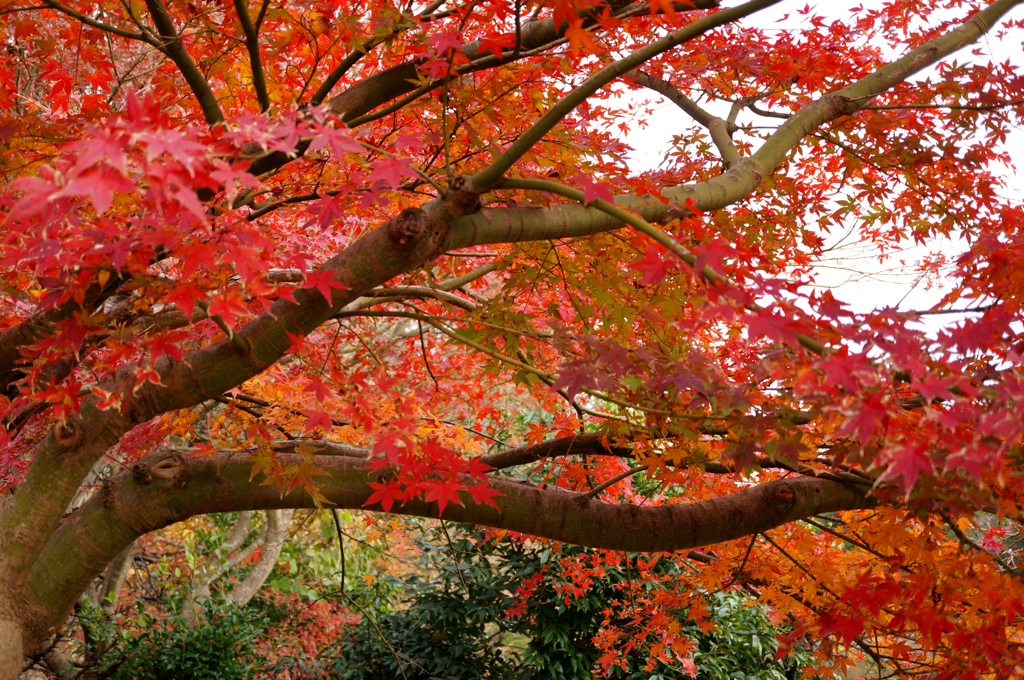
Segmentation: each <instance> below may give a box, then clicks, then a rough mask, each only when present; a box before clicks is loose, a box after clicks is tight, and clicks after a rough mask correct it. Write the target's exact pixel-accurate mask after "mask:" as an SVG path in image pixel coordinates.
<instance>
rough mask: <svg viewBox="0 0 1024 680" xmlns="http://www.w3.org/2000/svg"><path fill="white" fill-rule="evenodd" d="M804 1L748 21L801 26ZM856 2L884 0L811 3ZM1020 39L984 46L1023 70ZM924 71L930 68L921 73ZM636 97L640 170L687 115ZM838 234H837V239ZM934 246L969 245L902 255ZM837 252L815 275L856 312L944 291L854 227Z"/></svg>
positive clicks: (1022, 135) (834, 8) (634, 139)
mask: <svg viewBox="0 0 1024 680" xmlns="http://www.w3.org/2000/svg"><path fill="white" fill-rule="evenodd" d="M738 4H741V2H739V1H738V0H726V1H725V2H723V5H725V6H734V5H738ZM806 4H808V3H807V2H806V0H795V1H793V2H782V3H780V4H779V5H777V6H775V7H773V8H770V9H769V10H766V11H764V12H760V13H758V14H757V15H755V16H753V17H750V18H748V19H747V20H746V23H749V24H756V25H758V26H762V27H766V26H769V25H775V26H778V27H779V28H786V29H794V30H799V29H800V27H801V24H802V23H804V21H805V19H804V18H803V17H802V16H798V15H797V14H796V10H800V9H802V8H803V7H804V6H805V5H806ZM857 4H863V5H865V6H867V7H871V6H881V5H882V4H883V3H882V2H879V1H878V0H863V2H849V1H847V0H839V1H837V0H829V1H828V2H818V3H814V2H811V3H810V5H811V7H812V8H814V9H815V10H816V11H817V13H819V14H821V15H823V16H827V17H835V18H841V17H842V16H844V10H846V8H848V7H851V6H854V5H857ZM787 13H788V14H789V18H788V19H786V20H784V21H782V20H781V18H782V16H783V15H785V14H787ZM1022 15H1024V7H1018V8H1017V10H1016V11H1015V12H1014V13H1013V14H1011V15H1010V18H1021V16H1022ZM1022 39H1024V34H1022V33H1020V32H1017V33H1016V34H1013V35H1011V36H1010V37H1008V38H1004V39H1002V40H997V39H996V38H995V37H994V36H992V35H991V33H990V34H989V35H988V36H986V37H985V38H983V43H982V44H983V45H984V46H986V48H987V50H988V52H989V53H990V55H991V56H992V59H993V60H997V61H1004V60H1006V59H1010V60H1012V61H1014V62H1016V63H1018V64H1022V69H1024V49H1022ZM956 59H957V60H959V61H960V62H964V61H966V60H969V59H975V57H972V55H971V54H970V50H969V49H965V50H962V51H961V52H958V53H957V55H956ZM926 74H927V71H926V72H924V73H923V74H921V75H926ZM633 96H638V97H639V98H640V99H641V100H647V101H650V102H651V105H650V106H649V107H648V108H652V109H653V113H652V115H651V116H649V117H648V118H647V122H648V125H647V126H646V127H643V128H641V127H639V126H637V127H635V128H634V129H633V131H632V132H631V133H630V135H629V136H628V137H627V138H626V141H627V143H629V144H630V145H631V146H633V148H634V149H636V152H635V153H634V154H633V156H632V158H633V162H632V163H631V167H632V168H633V169H634V170H637V171H642V170H645V169H649V168H653V167H657V166H658V165H659V164H660V163H661V162H662V160H663V157H664V153H665V151H666V150H667V149H670V148H671V139H672V134H673V131H674V130H676V129H677V128H678V127H679V124H680V117H685V114H684V113H682V111H680V110H679V109H678V108H676V107H675V105H674V104H672V103H670V102H668V101H667V100H665V99H663V98H661V97H660V96H658V95H657V94H655V93H653V92H650V91H644V92H642V93H640V94H639V95H633ZM1008 146H1009V147H1010V148H1011V149H1013V148H1016V149H1020V154H1019V161H1018V162H1017V167H1018V168H1019V169H1020V170H1015V169H1014V168H1002V169H1001V172H1002V174H1004V175H1005V177H1006V181H1007V187H1006V190H1005V192H1004V195H1006V196H1008V197H1010V198H1011V200H1015V201H1018V202H1019V201H1022V200H1024V131H1020V130H1019V131H1018V132H1017V133H1016V135H1015V137H1014V138H1011V139H1010V141H1009V142H1008ZM839 236H840V235H838V234H837V235H836V238H838V237H839ZM936 248H939V249H942V250H943V252H947V253H949V252H952V253H957V252H962V251H964V250H966V248H967V244H966V242H964V241H963V240H950V239H943V240H941V241H939V240H936V241H934V242H932V243H930V244H928V246H927V247H920V246H918V247H914V248H909V249H908V250H907V251H906V252H905V253H904V254H903V257H904V258H905V259H907V260H912V261H916V260H918V259H919V258H920V257H921V256H922V255H925V254H927V252H928V250H929V249H936ZM837 252H839V253H841V258H840V260H839V261H834V262H823V263H822V265H823V266H822V267H819V268H818V270H817V272H816V278H817V280H818V282H819V284H820V285H827V286H829V287H831V288H832V289H833V294H834V295H835V296H836V297H837V298H839V299H841V300H843V301H845V302H847V303H849V304H850V305H851V307H852V308H853V309H854V310H856V311H869V310H870V309H873V308H876V307H878V306H880V305H891V304H896V303H897V302H898V303H899V309H901V310H911V309H915V310H921V309H928V308H930V307H931V306H933V305H934V304H936V303H937V302H938V301H939V300H940V299H941V297H942V295H943V290H942V288H941V286H940V287H932V288H928V287H927V286H926V285H924V284H923V282H921V281H919V279H918V277H917V276H916V274H907V273H902V274H901V273H898V272H894V271H891V269H892V268H893V267H899V263H898V262H896V261H895V260H890V261H889V262H887V263H884V264H881V263H879V262H878V260H877V257H876V256H875V255H874V253H873V252H872V251H869V250H866V249H864V248H863V247H858V244H857V238H856V233H855V232H854V234H853V235H852V238H847V239H846V240H845V241H844V244H843V247H842V248H840V249H838V250H837ZM851 270H856V271H851ZM857 272H859V273H857ZM865 273H866V274H869V276H864V275H863V274H865ZM959 317H960V315H949V316H943V317H931V318H930V319H928V320H927V321H926V325H927V326H928V327H930V328H932V329H937V328H938V327H939V326H940V325H946V324H949V323H954V322H956V321H958V320H959Z"/></svg>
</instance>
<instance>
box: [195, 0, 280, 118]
mask: <svg viewBox="0 0 1024 680" xmlns="http://www.w3.org/2000/svg"><path fill="white" fill-rule="evenodd" d="M235 11H236V12H237V13H238V23H240V24H241V25H242V33H243V34H244V35H245V48H246V50H248V52H249V67H250V69H252V86H253V89H255V90H256V99H257V101H259V103H260V111H267V110H268V109H270V95H269V94H267V79H266V76H265V75H264V74H263V61H262V60H261V59H260V38H259V35H258V34H257V33H256V27H255V26H253V23H252V20H251V19H250V18H249V8H248V7H246V5H245V0H235ZM207 122H210V120H209V118H207Z"/></svg>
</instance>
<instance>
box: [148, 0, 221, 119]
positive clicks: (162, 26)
mask: <svg viewBox="0 0 1024 680" xmlns="http://www.w3.org/2000/svg"><path fill="white" fill-rule="evenodd" d="M146 7H147V8H148V9H149V14H150V16H152V17H153V25H154V26H155V27H156V30H157V33H158V34H159V35H160V39H161V43H160V44H159V45H157V48H158V49H159V50H160V51H161V52H163V53H164V54H166V55H167V56H168V57H169V58H170V60H171V61H173V62H174V65H175V66H177V67H178V70H179V71H180V72H181V75H182V76H184V78H185V82H186V83H188V86H189V88H191V90H192V94H194V95H195V97H196V100H197V101H198V102H199V107H200V108H201V109H202V110H203V116H204V117H205V118H206V122H207V123H208V124H210V125H213V124H215V123H219V122H221V121H222V120H224V114H223V113H221V110H220V106H219V105H218V104H217V98H216V97H215V96H214V94H213V90H211V89H210V83H208V82H207V81H206V78H205V77H204V76H203V74H202V73H201V72H200V71H199V67H198V66H196V63H195V62H194V61H193V60H192V56H191V55H190V54H189V53H188V51H187V50H186V49H185V46H184V45H183V44H182V42H181V36H179V35H178V30H177V29H176V28H175V27H174V19H173V18H172V17H171V13H170V12H168V11H167V7H166V6H165V5H164V3H163V2H162V0H146Z"/></svg>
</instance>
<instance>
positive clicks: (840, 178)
mask: <svg viewBox="0 0 1024 680" xmlns="http://www.w3.org/2000/svg"><path fill="white" fill-rule="evenodd" d="M790 4H791V3H785V2H778V1H772V0H750V1H749V2H746V3H745V4H740V5H735V6H730V7H729V8H718V7H716V6H715V3H714V2H713V1H710V0H695V1H691V2H677V3H673V2H670V1H667V0H651V1H650V2H647V1H646V0H641V1H640V2H636V3H629V2H623V1H620V0H474V1H472V2H447V1H446V0H436V1H435V2H431V3H427V2H408V3H392V2H389V1H387V0H372V1H371V2H350V1H349V0H312V1H309V2H303V3H292V2H283V1H282V0H262V1H260V0H256V1H254V2H252V3H247V2H245V1H244V0H233V2H222V1H219V0H194V1H189V2H182V1H180V0H172V1H170V2H167V1H165V0H141V1H140V0H122V1H120V2H114V1H112V0H95V1H94V2H82V1H81V0H42V1H41V2H39V1H36V0H0V50H2V52H3V56H2V58H0V173H2V180H3V182H2V186H0V222H2V225H3V226H2V230H0V280H2V294H0V386H2V390H0V418H2V421H3V425H4V427H2V428H0V489H2V490H3V491H4V494H3V500H2V501H0V680H7V679H9V678H16V677H17V676H18V675H19V673H20V672H21V668H22V665H23V663H24V660H25V659H26V658H28V657H32V656H33V655H35V654H37V653H41V652H42V651H45V650H46V649H47V644H48V641H49V640H50V639H51V637H52V635H53V634H54V632H55V631H57V630H58V629H59V628H60V627H61V626H63V625H64V623H65V621H66V619H67V616H68V614H69V612H70V611H71V608H72V606H73V605H74V603H75V601H76V599H77V598H78V597H79V595H80V594H81V593H82V592H83V591H84V590H85V589H86V588H87V587H88V586H89V585H90V583H91V582H92V581H93V580H94V579H95V578H96V577H97V575H98V574H99V573H100V572H101V571H102V570H103V569H104V568H105V567H106V565H107V564H108V563H110V562H111V560H113V559H114V558H115V557H116V556H117V555H118V554H119V553H120V552H121V551H122V550H123V549H124V548H125V547H126V546H128V545H129V544H130V543H131V542H132V541H134V540H135V539H136V538H137V537H139V536H141V535H144V534H147V533H149V532H153V531H157V530H159V529H161V528H163V527H165V526H167V525H169V524H172V523H174V522H177V521H180V520H183V519H186V518H189V517H192V516H195V515H200V514H205V513H216V512H228V511H243V510H258V509H273V508H293V507H296V508H297V507H306V508H310V507H340V508H351V509H369V510H381V511H385V512H391V513H402V514H406V515H415V516H421V517H438V516H443V517H444V518H445V519H451V520H454V521H462V522H468V523H473V524H479V525H485V526H489V527H494V528H496V529H499V530H510V531H512V532H517V533H521V534H528V535H532V536H539V537H542V538H546V539H551V540H555V541H561V542H565V543H571V544H578V545H583V546H588V547H591V548H597V549H600V550H599V551H597V552H593V553H587V555H594V556H601V560H603V561H604V562H603V563H601V562H593V563H590V564H588V565H582V564H581V565H576V566H574V567H573V570H574V571H573V573H577V572H578V573H580V574H581V576H580V578H581V579H583V580H581V581H580V584H579V587H580V588H581V589H584V590H585V588H586V578H585V577H586V574H585V573H584V572H585V571H586V570H588V569H589V570H593V572H594V573H595V574H596V573H598V572H600V571H602V570H603V569H605V568H610V567H617V566H618V564H619V563H620V561H621V560H623V559H627V558H625V557H623V556H622V555H621V554H620V553H619V552H617V551H633V552H641V553H649V554H647V555H645V556H642V557H641V558H635V557H631V558H628V559H639V560H640V562H639V563H640V564H643V565H650V566H649V567H646V571H645V572H644V573H645V574H646V575H647V576H646V577H648V578H651V579H656V580H658V581H659V588H658V589H657V590H656V591H652V592H656V593H657V597H654V596H650V597H648V596H646V595H644V593H636V594H635V597H633V599H632V601H631V602H629V603H628V604H629V609H628V616H627V615H626V614H624V613H622V612H619V613H616V614H614V615H609V617H610V618H609V620H615V621H620V622H622V623H621V625H618V624H617V625H616V626H613V627H610V628H608V629H606V630H604V631H603V632H602V635H603V636H605V637H604V638H603V643H602V644H603V645H604V646H603V647H602V649H605V650H606V655H605V656H603V657H602V661H601V663H600V664H599V666H598V668H597V669H596V671H597V672H604V673H611V672H613V669H614V667H615V665H616V663H619V660H620V657H619V656H616V655H617V654H619V655H621V654H623V653H627V652H628V653H631V654H632V653H635V651H634V650H635V649H642V650H644V654H646V655H648V657H649V658H650V659H651V660H652V661H651V663H652V664H653V663H662V664H666V665H674V666H675V667H691V666H692V659H691V658H689V656H688V654H689V653H690V651H691V650H692V645H690V644H689V642H688V640H687V638H686V636H685V635H684V634H683V633H682V632H681V629H680V624H679V619H678V614H679V612H680V611H686V612H690V614H689V615H690V617H691V619H693V620H694V621H695V622H696V623H697V624H698V625H699V624H700V623H701V616H702V615H701V606H702V604H701V603H702V599H701V597H702V594H707V593H715V592H719V591H734V590H738V589H743V590H744V592H746V593H747V594H749V595H751V596H752V597H756V598H757V599H758V601H759V602H760V603H761V604H762V605H764V606H765V607H767V608H768V610H769V611H771V612H772V616H773V617H776V618H777V620H780V621H786V622H787V625H788V626H790V627H791V628H790V630H792V631H793V633H792V634H791V635H789V636H788V637H787V639H786V640H783V650H782V652H780V653H784V652H785V649H786V648H787V646H793V645H799V646H800V648H801V649H807V648H810V649H812V650H813V652H814V653H815V654H816V655H817V658H818V661H819V662H820V664H821V665H822V667H823V668H828V667H833V666H834V667H837V668H841V667H843V666H845V665H847V664H851V663H854V662H859V663H861V664H862V665H861V666H860V668H870V669H873V670H871V671H870V672H872V673H878V674H880V675H882V676H885V677H888V675H887V674H894V675H895V676H898V677H904V676H906V677H909V676H928V677H939V678H978V677H989V678H1014V677H1024V665H1022V663H1021V659H1022V658H1024V654H1022V652H1021V645H1022V644H1024V583H1022V580H1021V573H1022V572H1021V571H1020V569H1019V568H1018V567H1017V566H1016V565H1017V560H1018V553H1017V551H1016V549H1017V547H1019V537H1020V535H1021V534H1022V533H1024V528H1022V522H1024V515H1022V512H1024V510H1022V506H1024V462H1022V456H1024V449H1022V439H1021V434H1022V427H1024V423H1022V421H1021V418H1020V410H1019V409H1020V408H1021V405H1022V403H1024V344H1022V342H1021V340H1020V331H1021V322H1022V319H1021V316H1022V313H1021V312H1022V304H1024V274H1022V272H1024V209H1022V207H1021V204H1020V200H1019V196H1018V197H1016V198H1015V197H1014V196H1013V190H1014V187H1013V185H1012V180H1008V179H1007V178H1008V177H1012V176H1013V175H1012V172H1013V163H1014V162H1015V160H1016V159H1015V158H1014V157H1013V156H1012V155H1011V153H1010V151H1011V148H1012V146H1013V141H1012V137H1011V135H1012V134H1013V132H1014V130H1015V129H1016V128H1019V126H1020V124H1021V113H1022V101H1024V76H1022V75H1021V74H1020V73H1019V72H1018V71H1019V68H1018V65H1017V64H1015V63H1014V62H1013V60H1012V59H1010V58H1008V57H1007V56H1006V54H1003V53H999V54H996V53H993V51H992V50H993V49H994V47H993V46H994V45H1000V44H1003V45H1007V44H1008V45H1012V46H1014V47H1013V49H1014V50H1018V51H1019V46H1020V42H1021V35H1022V33H1021V29H1022V17H1021V14H1020V11H1019V8H1018V9H1017V10H1016V13H1015V8H1016V6H1017V5H1018V4H1020V3H1019V2H1016V1H1013V0H995V1H994V2H982V1H980V0H979V1H970V2H967V1H963V0H944V1H942V2H915V1H914V0H887V1H885V2H877V3H865V6H863V7H852V8H842V9H839V8H838V7H837V8H831V9H830V13H827V14H822V13H819V12H816V11H815V10H812V9H809V8H804V7H802V6H801V5H800V4H799V3H797V4H792V6H790ZM773 5H777V6H776V7H771V6H773ZM766 10H767V11H768V12H770V14H765V13H764V12H765V11H766ZM786 12H788V14H787V15H786V16H785V17H783V18H781V19H780V16H781V15H782V14H785V13H786ZM655 97H663V98H664V99H666V100H667V101H668V102H670V103H671V104H670V105H671V106H674V107H676V109H677V118H676V119H675V121H676V125H675V127H674V128H673V129H672V130H671V133H672V139H671V142H670V143H668V144H667V146H666V148H664V149H663V150H661V151H663V152H664V159H665V160H664V162H662V163H661V164H660V165H657V166H656V167H653V168H651V167H641V166H639V165H638V164H637V163H636V161H635V157H636V153H637V150H636V149H634V148H633V146H634V145H636V144H637V143H638V142H636V139H637V138H636V137H635V135H634V133H635V132H636V131H637V129H639V128H642V127H643V126H644V125H645V124H646V121H647V118H648V115H649V114H648V109H649V108H650V106H652V105H651V104H650V102H652V101H654V98H655ZM1018 142H1019V137H1018ZM1017 188H1018V189H1019V187H1017ZM851 241H852V242H856V243H857V244H859V247H860V250H859V251H858V252H860V253H868V255H867V256H866V257H865V258H864V259H861V260H849V259H846V260H844V259H843V256H842V254H841V253H842V252H843V250H842V249H841V248H839V247H838V246H839V245H840V244H842V243H844V242H851ZM908 245H916V246H917V247H918V248H919V250H920V251H921V252H926V255H925V256H923V257H916V258H912V257H910V256H909V255H905V254H904V253H903V250H904V249H905V248H906V247H907V246H908ZM836 253H839V255H836ZM835 261H838V262H839V263H840V265H841V266H844V267H847V268H850V269H870V268H872V267H874V266H875V265H877V263H879V262H881V263H883V265H885V266H887V267H892V268H895V269H896V270H899V271H900V272H902V273H903V274H905V275H907V276H909V278H910V280H911V281H917V282H918V285H920V286H921V287H926V286H932V285H935V286H937V288H936V290H937V291H938V292H937V293H936V295H935V296H934V300H935V301H934V303H933V304H932V305H931V306H930V307H929V308H925V309H911V308H909V307H908V306H907V305H904V304H902V303H903V301H902V300H901V299H899V296H895V297H894V298H893V299H881V298H880V299H873V300H864V299H860V300H850V299H845V298H844V290H843V289H842V288H840V289H839V290H838V291H836V292H832V291H831V290H829V289H828V288H822V287H818V286H816V285H815V283H816V282H818V281H819V280H821V277H822V276H823V274H822V272H823V269H822V267H823V266H824V265H826V264H828V263H830V262H833V263H834V262H835ZM894 263H895V264H894ZM587 559H591V558H589V557H588V558H587ZM659 560H669V561H672V562H673V564H674V566H673V568H671V569H665V570H662V571H657V570H655V568H654V567H655V565H656V564H658V563H659ZM581 570H582V571H581ZM665 574H671V579H668V577H666V576H665ZM662 581H664V583H662ZM537 586H538V583H529V582H526V581H524V582H523V583H522V584H521V587H522V588H523V589H524V591H523V592H524V597H527V596H528V592H529V589H530V588H531V587H532V588H535V587H537ZM570 596H571V594H567V597H570ZM622 602H623V606H624V607H625V606H626V603H627V598H623V601H622ZM623 611H625V610H623Z"/></svg>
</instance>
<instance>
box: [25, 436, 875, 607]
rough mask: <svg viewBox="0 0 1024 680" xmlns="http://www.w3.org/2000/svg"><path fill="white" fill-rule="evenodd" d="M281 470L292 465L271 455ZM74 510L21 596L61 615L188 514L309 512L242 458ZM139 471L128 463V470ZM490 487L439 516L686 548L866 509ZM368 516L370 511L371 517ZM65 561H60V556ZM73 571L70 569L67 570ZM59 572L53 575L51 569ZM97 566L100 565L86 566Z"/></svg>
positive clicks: (593, 541)
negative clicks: (484, 500)
mask: <svg viewBox="0 0 1024 680" xmlns="http://www.w3.org/2000/svg"><path fill="white" fill-rule="evenodd" d="M279 459H280V460H281V462H282V463H284V464H286V465H287V464H298V463H299V462H300V461H301V460H302V457H301V456H299V455H296V454H280V455H279ZM317 465H318V466H319V467H320V468H321V469H323V470H324V471H325V472H326V473H327V474H326V475H325V476H324V477H322V478H321V487H320V492H321V493H322V494H323V495H324V496H325V497H326V498H327V499H328V500H329V501H330V502H331V503H333V504H334V506H335V507H338V508H352V509H359V508H364V507H365V503H366V500H367V498H368V497H369V496H370V494H371V493H373V489H372V488H371V487H370V486H369V484H368V483H369V482H371V481H374V480H375V479H378V478H379V477H378V475H377V474H373V473H368V472H367V471H366V469H365V462H364V461H362V460H358V459H353V458H349V457H346V456H333V457H321V458H318V459H317ZM140 466H141V467H142V469H144V470H147V471H149V473H148V474H141V475H140V474H139V473H138V471H136V472H135V473H134V474H133V473H126V474H123V475H120V476H118V477H117V478H115V479H114V480H112V481H111V482H110V483H109V485H108V486H107V487H106V488H105V489H104V491H103V493H102V494H98V495H97V496H96V497H94V498H92V499H91V500H90V501H89V502H87V503H86V504H85V505H83V506H82V507H81V508H79V510H77V511H76V512H75V513H73V514H72V515H71V516H69V517H68V519H67V520H66V521H65V522H63V523H62V524H61V526H60V527H59V528H58V529H57V531H56V532H54V534H53V536H52V537H51V539H50V540H49V541H48V543H47V545H46V548H45V550H44V551H43V553H42V554H41V555H40V557H39V560H38V561H37V562H36V564H35V565H34V566H33V568H32V570H31V572H30V573H29V577H28V582H27V591H28V592H29V593H30V594H31V595H32V596H33V599H34V601H35V603H36V604H38V605H39V606H41V607H43V608H44V609H45V610H47V611H50V612H54V613H57V612H64V611H66V610H69V609H70V607H71V606H72V604H73V603H74V601H75V599H76V598H77V594H78V593H80V592H81V591H82V590H83V589H84V587H85V586H86V585H88V583H89V582H90V581H91V580H92V579H93V578H94V577H95V575H96V574H97V573H98V572H99V570H101V569H102V568H103V566H105V565H106V564H107V563H108V562H109V561H110V559H112V558H113V556H114V555H116V554H117V553H118V552H120V550H122V549H123V548H124V546H125V545H127V544H128V543H129V542H131V541H132V540H134V539H135V538H136V537H138V536H140V535H142V534H145V533H147V532H150V531H155V530H157V529H159V528H162V527H164V526H167V525H168V524H171V523H174V522H179V521H182V520H184V519H187V518H188V517H191V516H194V515H197V514H204V513H211V512H233V511H242V510H256V509H282V508H312V507H314V503H313V501H312V499H311V498H310V497H309V496H308V495H306V494H305V492H303V491H301V490H296V491H295V492H292V493H291V494H288V495H285V496H282V495H281V494H280V493H279V492H278V490H277V488H276V487H275V486H274V485H266V484H260V483H258V481H253V480H251V479H250V477H251V474H252V465H251V463H250V462H249V460H248V459H247V457H245V456H242V455H238V454H233V453H221V454H215V455H212V456H206V457H202V458H196V459H191V460H189V459H185V458H183V457H181V456H179V455H176V454H175V455H169V454H166V453H164V454H154V455H153V456H150V457H148V458H147V459H144V460H143V461H142V462H141V463H140ZM137 467H139V466H137ZM491 486H492V488H494V489H495V490H496V491H498V492H500V493H501V494H502V495H501V496H500V497H499V498H497V499H496V503H497V509H495V508H492V507H490V506H486V505H477V504H474V503H473V502H472V501H470V500H469V499H468V498H467V499H465V505H461V506H452V505H449V506H448V508H447V509H446V510H445V514H444V519H446V520H450V521H457V522H471V523H474V524H481V525H486V526H491V527H496V528H504V529H509V530H513V531H519V532H522V533H526V534H530V535H534V536H542V537H546V538H550V539H552V540H558V541H565V542H568V543H573V544H575V545H584V546H590V547H595V548H605V549H611V550H631V551H672V550H686V549H689V548H696V547H700V546H703V545H710V544H713V543H720V542H723V541H728V540H732V539H735V538H740V537H743V536H749V535H751V534H754V533H758V532H764V531H767V530H768V529H771V528H774V527H777V526H780V525H782V524H786V523H788V522H792V521H796V520H798V519H804V518H807V517H812V516H814V515H816V514H821V513H823V512H835V511H839V510H854V509H859V508H869V507H872V506H873V505H874V501H873V500H871V499H869V498H868V497H866V496H865V492H864V489H863V488H855V487H851V486H847V485H844V484H841V483H837V482H833V481H827V480H822V479H815V478H809V477H796V478H792V479H785V480H780V481H775V482H769V483H766V484H760V485H757V486H745V487H741V486H739V485H738V486H737V489H738V490H737V492H736V493H733V494H730V495H727V496H723V497H720V498H714V499H710V500H706V501H701V502H698V503H691V504H679V505H664V506H645V507H637V506H631V505H612V504H608V503H604V502H601V501H598V500H595V499H588V498H586V497H584V496H581V495H579V494H574V493H569V492H566V491H563V490H560V489H555V488H548V489H540V488H536V487H533V486H531V485H528V484H523V483H518V482H515V481H510V480H504V479H492V480H491ZM371 509H376V508H371ZM393 512H395V513H398V514H404V515H411V516H418V517H429V518H437V517H438V516H439V513H438V511H437V505H436V504H434V503H426V502H423V501H418V500H417V501H410V502H408V503H406V504H405V505H404V506H401V507H396V508H394V509H393ZM71 554H74V555H75V556H76V560H75V561H74V562H70V561H69V560H68V556H69V555H71ZM70 564H76V565H77V568H69V566H70ZM58 565H59V566H60V568H57V567H58ZM94 565H102V566H94Z"/></svg>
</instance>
